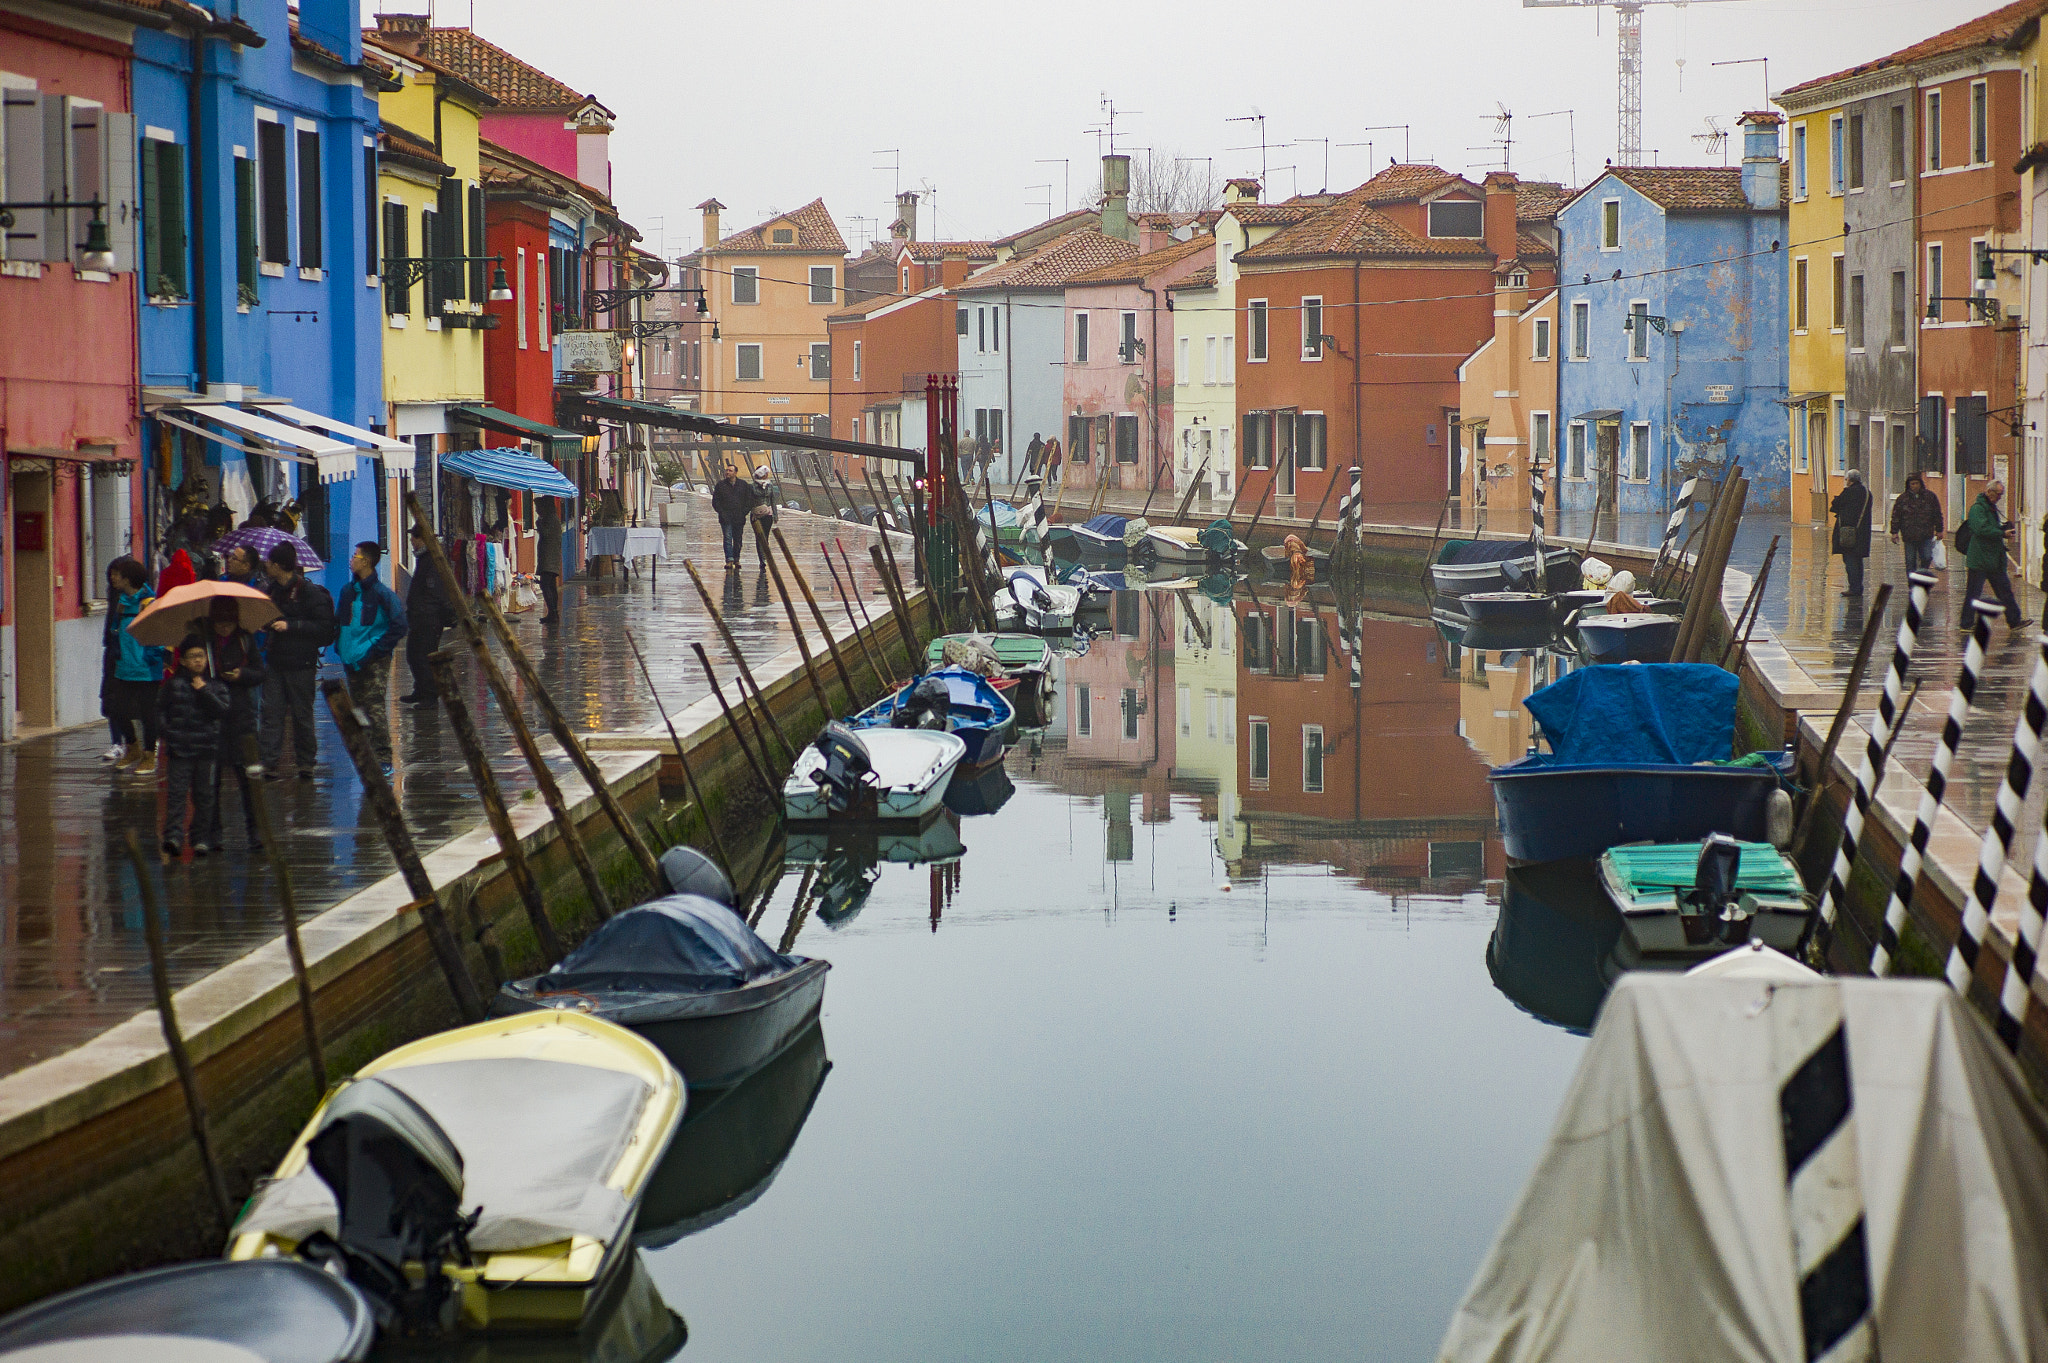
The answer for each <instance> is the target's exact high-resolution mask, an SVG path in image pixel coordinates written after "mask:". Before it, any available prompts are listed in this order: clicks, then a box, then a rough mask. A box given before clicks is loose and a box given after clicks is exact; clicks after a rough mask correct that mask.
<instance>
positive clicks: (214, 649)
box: [193, 597, 264, 853]
mask: <svg viewBox="0 0 2048 1363" xmlns="http://www.w3.org/2000/svg"><path fill="white" fill-rule="evenodd" d="M207 624H208V626H209V627H210V630H211V633H210V635H209V637H208V638H207V640H206V675H207V677H208V678H209V679H210V682H209V684H210V685H213V686H220V687H224V688H225V689H226V691H227V696H228V712H227V716H226V717H225V718H224V719H222V720H221V723H220V744H219V747H218V749H217V758H216V760H215V762H214V766H213V800H212V802H211V804H210V806H209V808H210V809H211V811H212V816H211V817H210V818H208V819H207V820H206V821H205V822H204V823H201V824H198V825H195V829H194V832H193V837H195V838H197V839H198V840H199V841H198V842H197V843H194V844H193V851H194V852H195V853H196V852H197V851H198V850H199V844H200V843H203V844H205V845H206V846H207V847H208V848H211V849H212V850H213V851H216V852H218V851H220V850H221V848H222V847H224V846H225V845H226V841H227V840H226V838H225V837H224V836H223V834H222V832H221V810H220V787H221V778H222V777H223V776H225V775H226V774H227V773H229V772H233V773H234V775H235V784H236V785H237V786H239V787H240V788H241V791H242V826H243V828H244V829H246V830H247V832H248V835H249V836H248V843H249V850H250V851H251V852H261V851H262V850H263V835H262V834H261V833H260V832H258V831H257V830H258V825H257V823H256V793H255V791H254V789H253V788H252V786H251V784H250V781H249V764H248V761H247V760H246V759H245V757H244V756H243V752H242V747H243V740H244V739H245V738H248V737H250V736H251V735H253V734H254V733H255V732H256V724H257V719H258V716H259V714H260V708H259V706H258V701H259V700H261V698H262V695H263V678H264V667H263V655H262V650H260V649H259V648H258V647H257V646H256V640H255V639H254V638H253V637H252V636H251V635H250V634H249V632H248V631H247V630H245V629H243V628H242V623H241V612H240V611H239V610H238V609H237V608H236V606H235V603H234V602H233V601H231V600H228V599H226V598H224V597H220V598H216V599H215V600H214V603H213V605H212V607H211V608H209V610H208V612H207Z"/></svg>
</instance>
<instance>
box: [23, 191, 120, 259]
mask: <svg viewBox="0 0 2048 1363" xmlns="http://www.w3.org/2000/svg"><path fill="white" fill-rule="evenodd" d="M32 208H46V209H68V208H90V209H91V210H92V221H91V222H88V223H87V224H86V225H85V240H84V241H81V242H79V243H78V249H79V251H80V253H81V254H80V255H79V257H78V265H79V268H80V269H84V270H98V271H100V272H101V273H103V274H112V273H113V272H114V268H115V266H117V265H119V264H120V262H119V261H118V260H116V259H115V258H114V242H113V239H112V238H111V237H110V236H108V234H107V220H106V217H105V216H104V210H105V208H106V205H105V204H103V203H102V202H100V200H98V199H97V198H95V199H91V200H88V201H87V202H85V203H58V202H56V201H55V200H50V201H46V202H43V203H36V202H32V201H31V202H24V203H11V204H0V232H4V231H7V230H8V229H9V228H12V227H13V226H14V214H15V211H16V210H17V209H19V210H22V211H27V210H29V209H32Z"/></svg>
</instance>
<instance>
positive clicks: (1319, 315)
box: [1301, 293, 1323, 364]
mask: <svg viewBox="0 0 2048 1363" xmlns="http://www.w3.org/2000/svg"><path fill="white" fill-rule="evenodd" d="M1311 304H1313V305H1314V306H1315V310H1316V333H1315V336H1314V337H1313V338H1311V337H1310V336H1309V332H1308V310H1309V306H1310V305H1311ZM1301 358H1302V360H1303V362H1304V363H1307V364H1321V363H1322V360H1323V296H1322V295H1321V294H1319V293H1311V294H1303V295H1302V299H1301Z"/></svg>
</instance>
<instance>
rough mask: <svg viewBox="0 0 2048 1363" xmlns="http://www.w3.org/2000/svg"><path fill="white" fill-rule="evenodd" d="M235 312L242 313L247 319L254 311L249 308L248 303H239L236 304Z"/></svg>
mask: <svg viewBox="0 0 2048 1363" xmlns="http://www.w3.org/2000/svg"><path fill="white" fill-rule="evenodd" d="M235 311H236V312H239V313H241V314H242V315H243V316H244V317H246V316H248V315H249V313H250V312H251V311H252V309H251V308H250V307H249V305H248V304H247V303H237V304H235Z"/></svg>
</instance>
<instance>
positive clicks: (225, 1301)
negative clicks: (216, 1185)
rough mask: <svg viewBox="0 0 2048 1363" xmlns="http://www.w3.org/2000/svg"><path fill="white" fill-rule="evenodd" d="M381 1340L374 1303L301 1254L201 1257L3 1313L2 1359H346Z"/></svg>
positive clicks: (266, 1362)
mask: <svg viewBox="0 0 2048 1363" xmlns="http://www.w3.org/2000/svg"><path fill="white" fill-rule="evenodd" d="M376 1337H377V1322H376V1318H375V1317H374V1316H373V1315H372V1313H371V1308H370V1302H369V1300H368V1299H367V1298H365V1297H364V1296H363V1294H362V1293H361V1292H359V1291H357V1290H356V1288H355V1287H354V1286H352V1285H351V1284H350V1283H349V1282H348V1281H347V1280H346V1279H344V1278H338V1277H336V1276H334V1275H333V1274H331V1273H324V1272H322V1271H321V1270H320V1269H319V1268H317V1267H315V1266H314V1265H312V1264H309V1263H307V1262H306V1261H304V1260H303V1259H281V1258H280V1259H257V1260H252V1261H250V1262H247V1263H229V1262H226V1261H224V1260H220V1259H202V1260H199V1261H197V1262H195V1263H189V1264H172V1265H171V1266H170V1267H168V1268H153V1269H150V1270H148V1271H146V1272H143V1273H130V1274H127V1275H126V1276H124V1277H119V1278H109V1279H107V1280H106V1281H105V1282H97V1283H91V1284H88V1285H87V1286H85V1287H81V1288H77V1289H75V1290H73V1291H70V1292H65V1293H63V1294H61V1295H59V1296H55V1297H48V1298H45V1299H44V1300H42V1301H39V1302H37V1303H35V1304H34V1305H33V1306H26V1307H23V1308H22V1309H21V1310H19V1311H16V1312H15V1313H14V1314H13V1315H11V1316H8V1317H6V1318H5V1319H0V1356H4V1357H7V1358H10V1359H17V1358H18V1359H24V1360H26V1359H45V1360H48V1361H49V1363H87V1360H96V1359H137V1360H144V1359H148V1360H157V1361H158V1363H251V1360H261V1361H262V1363H344V1361H345V1360H349V1361H352V1360H355V1359H360V1358H362V1357H364V1356H365V1355H367V1354H368V1353H369V1351H370V1345H371V1344H372V1343H373V1342H374V1341H375V1340H376Z"/></svg>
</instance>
